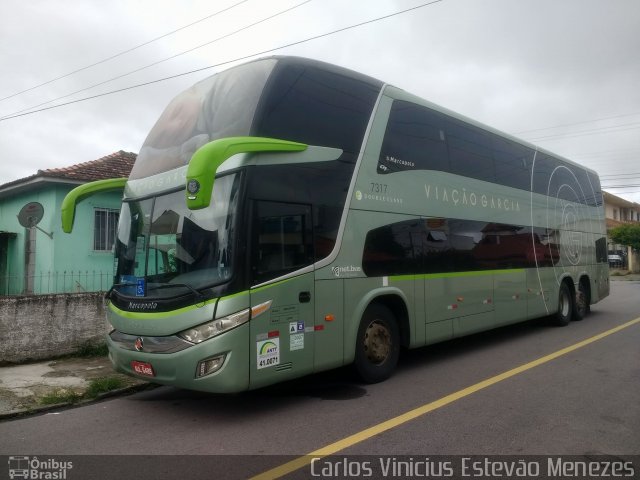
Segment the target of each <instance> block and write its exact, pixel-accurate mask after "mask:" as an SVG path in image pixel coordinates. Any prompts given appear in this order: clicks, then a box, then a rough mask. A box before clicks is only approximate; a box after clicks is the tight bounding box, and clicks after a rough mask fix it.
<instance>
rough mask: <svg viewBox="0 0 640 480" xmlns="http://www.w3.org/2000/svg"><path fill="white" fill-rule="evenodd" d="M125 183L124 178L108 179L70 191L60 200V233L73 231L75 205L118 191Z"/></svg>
mask: <svg viewBox="0 0 640 480" xmlns="http://www.w3.org/2000/svg"><path fill="white" fill-rule="evenodd" d="M125 183H127V179H126V178H109V179H107V180H97V181H95V182H90V183H85V184H83V185H80V186H77V187H76V188H74V189H73V190H71V191H70V192H69V193H67V195H66V196H65V197H64V200H62V207H61V208H60V211H61V214H62V231H63V232H65V233H71V231H72V230H73V220H74V218H75V215H76V204H77V203H78V202H81V201H82V200H84V199H85V198H87V197H90V196H91V195H95V194H96V193H101V192H108V191H113V190H120V189H123V188H124V185H125Z"/></svg>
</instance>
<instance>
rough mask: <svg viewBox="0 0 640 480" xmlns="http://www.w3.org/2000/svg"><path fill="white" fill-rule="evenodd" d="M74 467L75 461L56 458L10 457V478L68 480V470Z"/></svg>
mask: <svg viewBox="0 0 640 480" xmlns="http://www.w3.org/2000/svg"><path fill="white" fill-rule="evenodd" d="M72 468H73V462H63V461H60V460H56V459H54V458H47V459H44V460H43V459H39V458H38V457H26V456H13V457H9V478H10V479H12V480H13V479H14V478H24V479H29V480H32V479H33V480H35V479H37V480H45V479H49V480H66V479H67V478H69V477H68V476H67V472H68V471H69V470H71V469H72Z"/></svg>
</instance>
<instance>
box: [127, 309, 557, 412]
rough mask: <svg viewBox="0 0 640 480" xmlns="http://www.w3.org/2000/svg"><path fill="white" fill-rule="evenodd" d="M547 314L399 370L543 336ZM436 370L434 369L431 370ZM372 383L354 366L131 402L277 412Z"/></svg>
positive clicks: (451, 344) (456, 343)
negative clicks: (227, 390) (242, 388)
mask: <svg viewBox="0 0 640 480" xmlns="http://www.w3.org/2000/svg"><path fill="white" fill-rule="evenodd" d="M549 324H550V320H549V319H548V318H538V319H534V320H529V321H526V322H522V323H517V324H514V325H508V326H504V327H499V328H496V329H493V330H488V331H484V332H480V333H477V334H473V335H469V336H465V337H461V338H455V339H452V340H448V341H446V342H442V343H437V344H434V345H429V346H426V347H421V348H418V349H413V350H403V352H402V354H401V356H400V362H399V364H398V367H397V371H396V374H397V375H398V376H399V377H403V376H405V375H411V374H413V373H415V372H416V371H419V370H423V369H425V368H438V369H439V368H441V367H442V364H444V363H447V362H451V361H453V360H456V359H459V360H464V358H465V356H467V355H470V354H473V353H477V352H482V351H483V350H489V349H493V348H497V347H499V346H501V345H502V344H506V343H507V342H508V343H513V342H514V341H517V340H518V339H521V340H524V339H527V338H530V337H532V336H544V335H545V333H548V332H549V330H550V329H553V328H554V327H550V326H549ZM432 371H433V370H432ZM387 382H394V378H393V377H392V378H391V379H389V380H387ZM370 388H371V386H370V385H367V384H364V383H362V382H360V381H359V380H358V378H357V377H356V376H355V374H354V372H353V370H352V368H351V367H350V366H345V367H341V368H338V369H334V370H330V371H326V372H320V373H315V374H312V375H308V376H305V377H301V378H297V379H293V380H289V381H286V382H282V383H279V384H276V385H271V386H268V387H263V388H260V389H257V390H251V391H247V392H241V393H235V394H213V393H206V392H198V391H190V390H181V389H178V388H174V387H161V388H157V389H154V390H150V391H146V392H142V393H140V394H138V395H135V396H132V397H129V398H130V399H131V400H132V401H139V402H157V403H160V404H165V405H166V406H168V407H178V408H180V409H183V408H188V409H194V410H195V411H198V412H200V413H207V412H209V413H211V412H215V411H216V410H224V411H225V412H226V413H227V414H229V413H231V414H232V415H233V413H237V414H238V415H243V416H245V417H246V416H247V415H248V414H250V413H249V412H252V413H254V414H260V413H267V412H274V411H278V410H280V409H282V408H288V407H289V406H293V405H296V404H300V403H304V400H305V399H307V400H311V401H313V400H324V401H349V400H356V399H359V398H362V397H364V396H366V395H368V393H369V389H370Z"/></svg>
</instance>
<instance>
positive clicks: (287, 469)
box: [251, 317, 640, 480]
mask: <svg viewBox="0 0 640 480" xmlns="http://www.w3.org/2000/svg"><path fill="white" fill-rule="evenodd" d="M637 323H640V317H638V318H636V319H635V320H631V321H629V322H627V323H623V324H622V325H619V326H617V327H615V328H612V329H611V330H607V331H606V332H602V333H600V334H598V335H595V336H593V337H591V338H587V339H586V340H583V341H581V342H578V343H576V344H574V345H571V346H569V347H566V348H563V349H562V350H558V351H556V352H553V353H551V354H549V355H546V356H544V357H541V358H538V359H537V360H533V361H531V362H529V363H525V364H524V365H520V366H519V367H516V368H513V369H511V370H508V371H506V372H503V373H500V374H498V375H496V376H494V377H491V378H488V379H486V380H483V381H481V382H479V383H476V384H475V385H471V386H470V387H467V388H463V389H462V390H458V391H457V392H454V393H452V394H450V395H447V396H446V397H442V398H440V399H438V400H435V401H433V402H430V403H427V404H425V405H422V406H420V407H418V408H415V409H413V410H409V411H408V412H406V413H403V414H402V415H398V416H397V417H394V418H391V419H389V420H386V421H384V422H382V423H379V424H377V425H374V426H372V427H369V428H367V429H365V430H362V431H360V432H358V433H354V434H353V435H350V436H348V437H345V438H343V439H342V440H338V441H337V442H334V443H331V444H329V445H326V446H324V447H322V448H319V449H318V450H314V451H313V452H310V453H308V454H306V455H304V456H302V457H298V458H295V459H294V460H291V461H290V462H287V463H284V464H282V465H280V466H278V467H275V468H272V469H271V470H268V471H266V472H263V473H261V474H258V475H256V476H255V477H252V479H251V480H263V479H264V480H266V479H274V478H280V477H283V476H285V475H287V474H289V473H291V472H295V471H296V470H299V469H300V468H303V467H305V466H307V465H309V464H311V460H312V459H314V458H322V457H326V456H328V455H333V454H335V453H337V452H340V451H341V450H344V449H346V448H348V447H351V446H353V445H356V444H358V443H360V442H363V441H365V440H368V439H369V438H371V437H373V436H375V435H378V434H379V433H383V432H386V431H387V430H391V429H392V428H395V427H398V426H400V425H402V424H403V423H407V422H409V421H411V420H414V419H416V418H418V417H421V416H422V415H425V414H427V413H429V412H432V411H434V410H437V409H438V408H441V407H444V406H445V405H448V404H450V403H453V402H455V401H456V400H460V399H461V398H464V397H467V396H469V395H471V394H473V393H476V392H478V391H480V390H483V389H485V388H487V387H490V386H492V385H495V384H496V383H499V382H501V381H503V380H506V379H507V378H511V377H513V376H515V375H518V374H520V373H523V372H526V371H527V370H531V369H532V368H535V367H537V366H539V365H542V364H544V363H547V362H550V361H551V360H555V359H556V358H558V357H561V356H563V355H566V354H567V353H571V352H573V351H575V350H578V349H579V348H582V347H585V346H587V345H589V344H591V343H593V342H597V341H598V340H601V339H603V338H605V337H607V336H609V335H612V334H614V333H617V332H619V331H620V330H624V329H625V328H628V327H630V326H632V325H635V324H637Z"/></svg>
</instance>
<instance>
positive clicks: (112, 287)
mask: <svg viewBox="0 0 640 480" xmlns="http://www.w3.org/2000/svg"><path fill="white" fill-rule="evenodd" d="M134 286H136V284H135V283H114V284H113V285H111V288H110V289H109V290H107V293H105V294H104V298H105V300H111V294H112V293H113V291H114V290H115V289H116V288H118V287H134Z"/></svg>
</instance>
